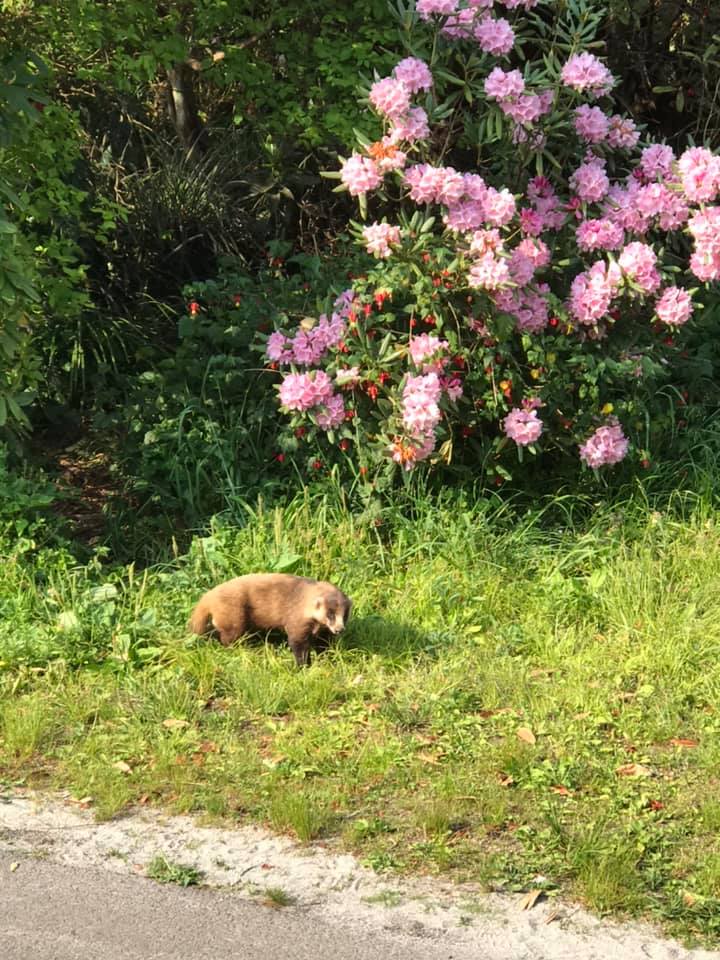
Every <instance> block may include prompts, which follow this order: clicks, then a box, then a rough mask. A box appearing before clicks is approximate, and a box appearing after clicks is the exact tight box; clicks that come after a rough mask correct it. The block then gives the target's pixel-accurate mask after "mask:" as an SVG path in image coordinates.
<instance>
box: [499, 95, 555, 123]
mask: <svg viewBox="0 0 720 960" xmlns="http://www.w3.org/2000/svg"><path fill="white" fill-rule="evenodd" d="M543 105H544V101H543V99H542V97H540V96H538V94H536V93H523V94H521V95H520V96H519V97H518V98H517V99H516V100H515V101H514V102H513V101H512V100H501V101H500V109H501V110H502V112H503V113H505V114H507V116H509V117H512V118H513V120H514V121H515V122H516V123H520V124H531V123H535V121H536V120H539V119H540V117H541V116H542V115H543V113H544V112H545V111H544V109H543Z"/></svg>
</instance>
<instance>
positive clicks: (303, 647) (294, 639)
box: [288, 632, 310, 667]
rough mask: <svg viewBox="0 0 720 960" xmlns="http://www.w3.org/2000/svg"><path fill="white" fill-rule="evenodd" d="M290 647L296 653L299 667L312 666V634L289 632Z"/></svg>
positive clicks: (296, 661)
mask: <svg viewBox="0 0 720 960" xmlns="http://www.w3.org/2000/svg"><path fill="white" fill-rule="evenodd" d="M288 643H289V644H290V649H291V650H292V652H293V653H294V654H295V663H296V664H297V665H298V666H299V667H309V666H310V635H309V634H308V633H304V632H303V633H300V634H298V633H295V634H290V633H289V634H288Z"/></svg>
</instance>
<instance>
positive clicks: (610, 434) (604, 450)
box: [580, 423, 629, 470]
mask: <svg viewBox="0 0 720 960" xmlns="http://www.w3.org/2000/svg"><path fill="white" fill-rule="evenodd" d="M628 445H629V444H628V440H627V437H625V435H624V434H623V431H622V427H621V426H620V424H618V423H613V424H609V425H606V426H604V427H598V429H597V430H596V431H595V432H594V433H593V434H592V435H591V436H590V437H588V439H587V440H586V441H585V443H583V444H581V445H580V459H581V460H583V461H584V462H585V463H586V464H587V465H588V466H589V467H592V468H593V469H594V470H596V469H597V468H598V467H604V466H611V465H612V464H615V463H620V461H621V460H622V459H624V457H625V455H626V454H627V452H628Z"/></svg>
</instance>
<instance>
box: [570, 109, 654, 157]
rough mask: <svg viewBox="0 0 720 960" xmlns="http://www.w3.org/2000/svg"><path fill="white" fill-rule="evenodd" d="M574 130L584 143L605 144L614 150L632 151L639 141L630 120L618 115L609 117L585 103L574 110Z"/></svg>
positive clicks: (636, 129)
mask: <svg viewBox="0 0 720 960" xmlns="http://www.w3.org/2000/svg"><path fill="white" fill-rule="evenodd" d="M575 130H576V132H577V135H578V136H579V137H580V139H581V140H584V141H585V143H592V144H595V143H606V144H607V145H608V146H609V147H612V148H613V149H614V150H632V148H633V147H635V146H636V145H637V142H638V140H639V139H640V131H639V130H638V128H637V127H636V126H635V124H634V123H633V121H632V120H629V119H628V118H627V117H621V116H620V115H619V114H615V115H614V116H612V117H609V116H608V115H607V114H606V113H605V112H604V111H603V110H601V109H600V107H590V106H588V105H587V104H585V103H584V104H582V106H579V107H576V108H575Z"/></svg>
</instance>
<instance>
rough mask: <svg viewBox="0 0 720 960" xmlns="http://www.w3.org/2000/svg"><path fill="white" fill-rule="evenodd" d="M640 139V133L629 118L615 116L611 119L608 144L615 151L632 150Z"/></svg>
mask: <svg viewBox="0 0 720 960" xmlns="http://www.w3.org/2000/svg"><path fill="white" fill-rule="evenodd" d="M639 139H640V131H639V130H638V128H637V127H636V126H635V123H634V122H633V121H632V120H630V119H629V118H628V117H621V116H620V115H619V114H617V113H616V114H615V115H614V116H612V117H610V129H609V130H608V135H607V142H608V144H609V146H611V147H612V148H613V150H632V148H633V147H635V146H637V142H638V140H639Z"/></svg>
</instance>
